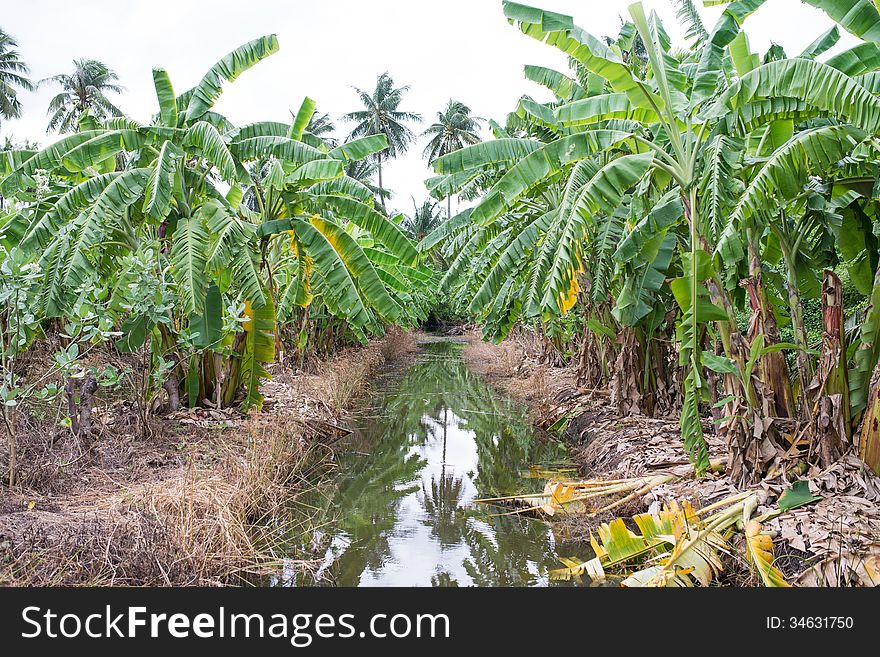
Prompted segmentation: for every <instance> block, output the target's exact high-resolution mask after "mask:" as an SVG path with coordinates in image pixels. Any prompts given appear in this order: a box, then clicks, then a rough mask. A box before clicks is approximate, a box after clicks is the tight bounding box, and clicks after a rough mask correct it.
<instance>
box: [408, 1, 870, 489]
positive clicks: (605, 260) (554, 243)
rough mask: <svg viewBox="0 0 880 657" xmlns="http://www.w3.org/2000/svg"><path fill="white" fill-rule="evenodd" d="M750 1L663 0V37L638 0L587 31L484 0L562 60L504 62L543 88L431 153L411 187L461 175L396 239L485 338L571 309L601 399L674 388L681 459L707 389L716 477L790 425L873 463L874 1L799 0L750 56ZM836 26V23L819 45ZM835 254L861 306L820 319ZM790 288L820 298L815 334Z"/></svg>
mask: <svg viewBox="0 0 880 657" xmlns="http://www.w3.org/2000/svg"><path fill="white" fill-rule="evenodd" d="M764 1H765V0H739V1H737V2H732V3H729V4H726V6H725V8H724V11H723V13H722V15H721V17H720V18H719V20H718V22H717V24H716V25H715V26H714V28H712V29H711V30H710V29H706V27H705V26H703V24H702V23H701V21H700V19H699V14H698V13H697V12H696V11H695V8H694V7H693V4H692V3H691V2H689V1H687V0H685V1H683V2H679V3H678V4H679V8H680V12H679V17H680V19H682V20H683V21H684V22H685V24H686V27H687V34H688V38H689V39H690V40H691V42H692V43H691V47H690V49H688V50H684V51H682V50H676V49H674V48H673V47H672V44H671V42H670V38H669V36H668V34H667V32H666V31H665V29H664V27H663V25H662V23H661V21H660V20H659V18H658V17H657V15H656V14H654V13H651V14H650V15H648V14H646V13H645V11H644V9H643V8H642V5H641V4H640V3H636V4H634V5H632V6H630V8H629V15H630V20H629V21H628V22H626V23H625V24H624V25H623V27H622V29H621V33H620V35H619V36H618V37H617V39H616V40H610V39H608V40H605V39H600V38H597V37H596V36H594V35H592V34H590V33H589V32H587V31H585V30H584V29H582V28H580V27H578V26H577V25H575V24H574V22H573V19H572V18H571V17H570V16H566V15H562V14H557V13H553V12H549V11H545V10H542V9H538V8H534V7H529V6H525V5H521V4H516V3H513V2H504V3H503V7H504V14H505V16H506V17H507V19H508V21H509V22H510V23H511V24H512V25H514V26H515V27H517V28H519V29H520V30H521V31H522V32H523V33H524V34H526V35H528V36H530V37H533V38H535V39H537V40H539V41H542V42H544V43H546V44H548V45H550V46H553V47H555V48H557V49H559V50H561V51H563V52H564V53H566V54H567V55H568V56H569V58H570V62H571V64H572V69H573V74H572V75H569V74H565V73H561V72H558V71H553V70H550V69H547V68H542V67H527V68H526V77H527V78H528V79H529V80H532V81H534V82H537V83H539V84H541V85H543V86H545V87H546V88H547V89H549V90H550V91H551V92H552V93H553V95H554V96H555V100H554V101H552V102H549V103H538V102H536V101H534V100H532V99H531V98H529V97H527V96H524V97H523V98H522V99H521V100H520V102H519V104H518V106H517V108H516V111H515V112H514V113H512V114H511V116H510V117H508V121H507V125H506V126H505V128H502V127H501V126H499V125H498V124H493V126H492V127H493V131H494V132H495V137H496V139H494V140H492V141H487V142H484V143H481V144H477V145H475V146H470V147H467V148H464V149H462V150H460V151H457V152H455V153H452V154H449V155H446V156H444V157H441V158H439V159H438V160H436V162H435V164H434V169H435V173H436V176H435V177H434V178H432V179H430V180H429V181H428V186H429V188H430V189H434V190H442V193H444V194H449V193H456V192H457V191H458V190H472V189H473V188H474V187H478V188H479V190H480V192H481V194H480V196H479V199H478V202H477V203H476V205H474V206H473V207H471V208H469V209H467V210H465V211H464V212H462V213H461V214H459V215H457V216H456V217H453V218H452V219H451V220H450V221H448V222H446V223H445V224H444V225H442V226H441V227H439V228H438V229H437V230H435V231H434V233H432V234H430V235H428V236H427V237H426V238H425V239H424V240H423V241H422V242H421V243H420V245H419V246H420V249H421V250H423V251H431V250H434V249H439V250H440V251H441V252H442V253H443V254H444V255H445V256H446V257H447V258H448V259H449V260H450V262H451V263H452V264H451V265H450V267H449V270H448V271H447V272H446V274H445V276H444V278H443V280H442V287H443V288H444V289H446V290H448V291H449V293H450V294H452V296H453V298H454V299H456V300H457V301H458V302H459V303H460V304H461V305H462V306H463V307H465V308H467V309H468V310H469V311H470V312H471V313H472V314H473V315H474V316H475V317H476V318H477V319H479V320H480V321H481V322H483V324H484V326H485V332H486V335H487V336H491V337H495V338H501V337H503V336H505V335H506V334H507V332H508V331H509V330H510V329H511V327H513V326H514V325H516V324H517V323H521V324H532V325H539V326H542V327H544V328H543V330H545V331H546V330H548V327H552V326H553V325H554V323H557V322H559V321H560V318H564V317H566V316H570V314H572V313H576V314H577V316H578V317H579V320H578V321H579V322H580V323H581V325H582V327H583V344H584V346H583V350H584V353H582V354H581V358H582V364H584V363H595V362H598V361H601V366H599V367H596V368H594V369H595V370H596V371H597V372H598V373H599V374H598V376H599V378H600V379H601V378H603V377H604V378H606V380H605V381H604V382H605V383H610V384H611V388H612V396H613V398H614V399H615V400H616V401H618V403H619V407H620V408H621V410H622V411H624V412H633V411H638V412H646V413H652V412H665V411H668V410H670V405H671V406H673V407H675V408H676V410H678V412H679V413H680V416H681V433H682V439H683V443H684V449H685V451H686V452H687V454H688V455H689V457H690V459H691V461H692V463H693V465H694V467H695V469H696V470H697V472H698V473H699V472H702V471H704V470H705V469H706V468H707V467H708V454H707V449H706V441H705V437H704V426H703V424H704V421H703V419H702V418H703V416H705V415H706V414H707V413H706V411H707V410H710V407H711V410H712V412H713V415H714V416H715V418H716V423H717V425H718V430H719V432H720V433H721V434H722V435H724V436H725V438H726V439H727V442H728V445H729V464H728V470H729V472H730V473H731V475H732V476H733V477H734V479H735V480H738V481H743V482H751V481H755V480H757V479H759V478H761V477H762V476H765V475H767V474H768V473H769V472H771V471H772V469H773V467H774V465H778V464H779V463H780V462H781V461H782V460H784V458H785V456H786V454H790V453H791V450H790V448H791V447H792V444H796V445H807V448H806V449H805V450H804V452H805V455H806V457H807V460H814V461H817V462H819V463H822V464H826V463H827V462H828V461H829V460H830V459H833V458H834V456H835V455H837V454H840V453H841V452H842V451H845V450H847V449H850V448H852V447H854V446H858V448H859V450H860V453H861V454H862V456H863V458H865V459H866V460H867V461H868V463H869V464H870V465H871V466H872V467H873V468H874V469H875V470H878V471H880V461H878V450H880V430H878V429H877V426H878V419H880V391H878V390H877V388H878V385H880V374H878V373H877V370H876V368H877V362H878V358H877V356H878V352H877V325H878V324H877V322H878V312H880V307H878V305H877V303H875V302H876V301H880V297H878V295H880V275H878V274H877V273H875V272H878V271H880V270H878V248H877V247H878V243H877V235H876V234H875V230H876V229H875V226H876V216H875V215H876V212H877V204H876V199H877V198H878V192H877V189H878V187H877V179H878V177H877V165H878V152H877V146H878V142H877V137H878V135H880V98H878V93H880V77H878V76H880V13H878V10H877V8H876V7H875V5H874V4H873V3H872V2H868V1H867V0H865V1H861V2H857V3H853V2H844V1H835V0H810V3H809V4H812V5H814V6H815V7H817V8H819V9H822V10H824V11H825V12H826V13H827V15H828V16H830V17H831V18H832V19H833V20H834V21H836V22H837V23H838V25H835V26H834V27H832V29H830V30H828V31H827V32H825V33H824V34H821V35H819V36H818V37H817V38H816V39H815V40H814V41H813V42H812V43H811V44H810V45H809V46H808V47H807V48H806V49H805V50H804V51H803V52H802V53H800V54H798V55H796V56H790V55H788V54H786V53H785V52H783V51H782V49H781V48H779V47H778V46H773V47H772V48H771V49H770V50H769V51H768V52H767V53H766V55H765V56H763V57H761V56H760V55H758V54H756V53H752V52H751V49H750V47H749V42H748V38H747V36H746V34H745V32H744V31H742V25H743V23H744V21H745V20H746V18H747V17H748V16H749V15H751V14H752V13H753V12H754V11H755V10H757V9H758V8H759V7H760V6H761V5H762V4H764ZM706 4H725V3H718V2H715V1H711V2H710V1H708V0H707V2H706ZM854 4H855V5H858V9H859V11H858V12H856V10H855V9H854V8H853V5H854ZM851 9H852V11H850V10H851ZM841 28H842V29H845V30H847V31H849V32H851V33H852V34H853V35H855V36H856V37H859V38H860V40H861V41H860V43H859V44H858V45H856V46H855V47H853V48H850V49H847V50H844V51H842V52H840V53H838V54H836V55H833V56H831V57H827V56H824V55H825V53H826V52H827V51H828V50H829V49H830V48H831V47H832V46H833V45H834V44H835V43H836V42H837V41H838V40H839V37H840V29H841ZM823 270H824V274H823ZM838 274H840V275H843V276H844V278H846V279H847V280H848V281H849V282H850V283H851V285H852V286H854V287H855V288H856V290H857V292H858V294H859V295H862V297H863V298H865V299H870V302H869V303H866V304H863V305H866V306H867V309H866V310H863V311H862V312H860V313H858V314H853V316H852V317H844V316H843V314H844V304H843V300H842V290H843V283H842V282H841V279H840V277H839V276H838ZM805 299H821V300H822V312H823V317H822V340H821V343H818V342H816V341H814V342H813V343H811V342H810V340H809V337H808V331H807V329H806V327H805V320H804V300H805ZM744 313H745V314H746V316H747V317H748V321H746V322H744V321H738V317H742V315H743V314H744ZM781 327H786V328H790V330H791V333H792V334H793V336H794V338H793V340H790V341H783V340H782V339H781ZM586 352H590V353H589V354H587V353H586ZM786 352H787V353H788V354H789V356H788V358H787V357H786ZM872 373H873V375H872ZM872 378H873V383H872V381H871V380H872ZM863 418H868V420H870V421H865V422H862V419H863Z"/></svg>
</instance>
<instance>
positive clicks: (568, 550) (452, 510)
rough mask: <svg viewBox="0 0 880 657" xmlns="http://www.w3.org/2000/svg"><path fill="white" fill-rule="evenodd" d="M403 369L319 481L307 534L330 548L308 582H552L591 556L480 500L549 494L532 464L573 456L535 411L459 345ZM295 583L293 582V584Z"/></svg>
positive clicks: (435, 347) (446, 344) (383, 385)
mask: <svg viewBox="0 0 880 657" xmlns="http://www.w3.org/2000/svg"><path fill="white" fill-rule="evenodd" d="M420 347H421V351H420V354H419V356H418V358H417V359H416V360H415V362H413V364H412V365H411V366H410V367H409V368H408V369H407V370H406V371H404V372H403V373H401V372H398V373H396V374H393V375H389V376H386V377H385V378H384V379H383V380H381V381H380V382H379V384H378V385H377V386H376V388H375V389H374V403H373V404H371V406H370V407H369V408H367V409H365V410H364V411H363V413H362V414H361V415H360V416H359V417H358V418H356V421H355V424H356V425H357V426H358V431H357V433H356V434H355V436H354V437H353V439H352V440H351V442H350V444H348V445H347V446H346V447H347V448H346V449H344V450H340V455H339V456H338V474H337V475H336V478H335V481H334V482H333V485H332V486H331V487H329V488H328V487H322V491H323V492H322V495H323V502H318V505H320V504H322V503H323V504H324V505H325V509H324V516H323V517H325V518H327V519H328V520H327V521H326V522H325V523H323V527H322V528H321V529H320V530H318V531H316V532H314V533H313V534H312V535H311V536H310V537H309V542H310V543H311V545H312V548H313V550H316V551H317V553H318V554H319V559H320V555H323V560H322V563H321V566H320V568H319V570H318V571H317V572H316V573H315V574H314V575H313V576H309V577H307V578H305V579H303V578H302V577H299V578H296V579H299V581H298V582H296V583H297V584H300V585H303V584H305V585H315V584H317V585H328V584H329V585H336V586H470V585H477V586H545V585H548V584H550V583H552V582H550V580H549V577H548V570H549V569H551V568H558V567H560V565H561V564H560V562H559V560H558V558H557V557H558V556H582V557H583V556H588V555H583V554H582V553H579V552H582V551H579V550H578V549H575V548H574V547H573V546H567V545H565V544H564V543H563V542H562V541H561V539H560V538H559V537H558V536H556V535H555V534H554V531H553V529H552V528H551V526H550V525H548V524H546V523H543V522H541V521H538V520H533V519H529V518H526V517H523V516H509V515H507V516H503V515H499V514H501V513H503V511H504V510H503V509H499V508H497V507H492V506H488V505H485V504H475V503H474V500H476V499H478V498H481V497H495V496H500V495H506V494H515V493H522V492H527V491H537V490H540V488H541V485H542V483H543V482H542V481H540V480H535V479H531V478H528V477H526V476H524V475H527V474H528V469H529V466H533V465H543V466H546V467H554V466H559V465H561V464H564V463H565V462H566V461H567V455H566V450H565V447H564V446H563V445H562V444H561V443H559V442H557V441H555V440H552V439H549V438H547V437H546V436H543V437H542V436H538V435H536V434H535V432H534V430H533V429H532V428H531V426H530V425H529V423H528V421H527V418H526V409H525V408H523V407H522V406H521V405H518V404H515V403H513V402H511V401H510V400H507V399H504V398H502V397H500V396H499V395H498V394H497V393H496V392H494V391H493V390H492V389H491V388H490V387H489V386H488V385H487V384H486V382H485V381H484V380H483V379H481V378H480V377H479V376H477V375H476V374H475V373H473V372H471V371H470V370H469V369H468V368H467V367H466V366H465V364H464V363H463V362H462V359H461V349H462V345H461V344H459V343H456V342H454V341H450V340H441V341H436V342H433V341H432V342H427V343H424V344H422V345H421V346H420ZM289 583H293V582H289Z"/></svg>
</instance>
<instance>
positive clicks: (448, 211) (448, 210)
mask: <svg viewBox="0 0 880 657" xmlns="http://www.w3.org/2000/svg"><path fill="white" fill-rule="evenodd" d="M451 216H452V194H450V195H449V196H447V197H446V218H447V219H449V218H450V217H451Z"/></svg>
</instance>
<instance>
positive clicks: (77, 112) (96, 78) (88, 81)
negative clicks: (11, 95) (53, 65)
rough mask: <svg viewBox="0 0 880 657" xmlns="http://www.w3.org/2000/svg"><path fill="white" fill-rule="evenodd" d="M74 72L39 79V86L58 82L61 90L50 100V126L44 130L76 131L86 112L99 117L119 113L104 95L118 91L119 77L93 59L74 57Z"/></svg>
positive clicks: (120, 88)
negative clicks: (117, 82)
mask: <svg viewBox="0 0 880 657" xmlns="http://www.w3.org/2000/svg"><path fill="white" fill-rule="evenodd" d="M73 66H74V70H73V73H59V74H58V75H53V76H52V77H50V78H46V79H44V80H40V86H43V85H47V84H57V85H60V86H61V89H62V91H61V93H59V94H58V95H56V96H55V97H54V98H53V99H52V100H51V101H49V114H50V116H51V118H50V119H49V126H48V128H46V132H52V131H53V130H57V131H58V132H61V133H64V132H76V131H77V129H78V127H79V125H78V124H79V119H80V117H81V116H82V115H83V114H85V113H89V114H90V115H91V116H93V117H94V118H95V119H98V120H101V119H104V118H107V117H108V116H122V111H121V110H120V109H119V108H118V107H116V105H114V104H113V103H111V102H110V100H109V99H108V98H107V95H106V94H107V93H108V92H113V93H120V92H121V91H122V89H123V87H122V86H121V85H118V84H116V81H117V80H118V79H119V76H117V75H116V73H115V72H114V71H113V70H112V69H110V68H108V67H107V65H106V64H104V63H103V62H99V61H98V60H96V59H74V60H73Z"/></svg>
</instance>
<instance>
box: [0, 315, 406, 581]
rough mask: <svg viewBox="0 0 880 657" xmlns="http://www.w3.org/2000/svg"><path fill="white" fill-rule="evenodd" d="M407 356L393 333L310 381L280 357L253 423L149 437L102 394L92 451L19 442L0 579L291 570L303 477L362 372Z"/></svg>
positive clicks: (200, 424)
mask: <svg viewBox="0 0 880 657" xmlns="http://www.w3.org/2000/svg"><path fill="white" fill-rule="evenodd" d="M414 350H415V340H414V337H413V336H412V335H411V334H407V333H402V332H399V331H392V332H390V333H389V334H388V335H387V336H386V337H385V338H384V339H382V340H377V341H374V342H372V343H371V344H370V345H369V346H367V347H364V348H352V349H347V350H344V351H342V352H340V353H339V354H338V355H337V356H335V357H334V358H332V359H330V360H327V361H323V362H321V363H318V364H317V365H316V366H314V367H312V368H311V371H313V372H314V373H313V374H298V375H294V374H293V373H292V372H291V371H290V370H289V369H287V368H286V367H284V366H283V365H281V364H278V363H276V364H274V365H273V366H271V368H270V371H271V373H272V375H273V380H272V381H270V382H267V383H266V384H265V386H264V394H265V403H264V407H263V411H262V412H260V413H258V414H255V415H253V416H251V417H243V416H241V415H240V414H238V413H237V412H235V411H234V410H231V409H224V410H214V409H191V410H186V411H181V412H177V413H174V414H171V415H168V416H166V417H164V418H160V419H156V420H153V421H151V424H150V428H151V433H152V435H151V436H150V437H149V438H146V439H145V438H143V437H142V436H135V435H134V434H133V433H132V429H131V426H130V423H129V422H128V420H127V416H128V415H130V413H131V412H132V411H131V409H130V407H126V405H125V400H121V401H120V400H118V399H117V400H114V401H112V402H111V401H109V400H104V401H102V400H100V399H99V400H98V401H97V408H96V411H95V415H96V424H98V430H97V432H96V434H97V437H96V438H95V439H94V441H93V443H90V444H87V445H86V444H80V443H78V442H77V441H75V440H74V439H72V438H67V439H63V440H59V441H50V440H47V439H46V437H45V436H28V437H27V439H26V440H24V441H23V444H22V451H23V452H24V453H25V454H26V455H27V456H28V458H27V459H22V461H23V463H22V467H23V468H25V469H26V470H25V471H24V472H23V477H22V481H24V482H25V484H24V486H23V487H22V488H20V489H17V490H13V491H11V492H10V491H8V490H5V491H4V495H3V497H2V498H0V585H218V584H227V583H235V582H236V581H239V580H238V578H240V577H248V576H252V575H254V574H266V573H269V572H272V570H273V569H275V568H276V567H277V566H278V564H279V562H280V561H281V560H285V561H286V562H287V563H289V564H290V563H291V561H295V559H296V555H288V554H285V553H284V551H282V549H281V543H280V541H281V540H282V539H283V537H284V536H285V535H287V534H288V533H289V532H290V531H291V530H294V529H295V528H296V525H297V523H300V522H303V518H302V517H299V516H297V515H295V514H292V513H291V509H292V508H293V507H294V502H295V500H296V497H297V496H298V495H300V494H301V493H302V492H303V491H304V489H305V487H306V486H308V483H307V481H308V479H307V475H308V474H309V471H310V469H312V468H315V467H317V466H319V465H320V464H321V463H322V461H323V459H324V458H325V456H326V454H327V453H328V449H329V448H330V446H331V445H332V443H333V442H334V441H335V440H336V439H338V438H339V437H340V436H341V435H344V433H345V430H344V428H343V425H344V417H343V416H344V414H345V410H346V408H347V407H348V406H349V405H350V404H351V403H352V402H353V400H354V398H355V397H356V395H357V394H358V393H359V392H360V391H361V390H362V389H363V387H364V386H365V385H366V383H367V382H368V380H369V378H370V377H371V375H372V374H374V373H375V372H376V370H377V369H378V368H379V367H380V366H382V365H383V364H392V363H393V361H395V360H398V359H402V358H405V357H406V356H407V355H408V354H410V353H412V352H413V351H414ZM0 449H5V447H4V446H0ZM299 565H300V566H301V567H303V568H306V567H309V566H310V564H309V563H308V562H306V561H302V562H300V563H299Z"/></svg>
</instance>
